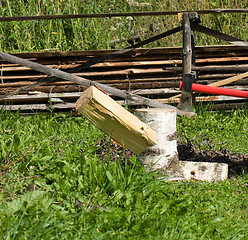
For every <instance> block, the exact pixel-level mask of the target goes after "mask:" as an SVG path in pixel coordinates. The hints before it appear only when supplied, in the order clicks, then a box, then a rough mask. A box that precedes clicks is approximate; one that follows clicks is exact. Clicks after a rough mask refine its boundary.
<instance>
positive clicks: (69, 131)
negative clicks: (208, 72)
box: [0, 110, 248, 239]
mask: <svg viewBox="0 0 248 240" xmlns="http://www.w3.org/2000/svg"><path fill="white" fill-rule="evenodd" d="M210 116H212V117H211V118H210V119H209V120H206V118H209V117H210ZM244 116H246V117H247V110H244V111H233V112H232V113H230V114H229V115H224V114H223V113H218V112H217V113H214V114H211V115H210V114H208V113H205V112H203V111H199V112H198V118H199V120H192V119H189V120H187V119H184V118H181V117H180V118H179V119H178V120H179V125H178V132H179V136H180V137H181V138H183V136H184V134H187V135H189V128H190V129H191V130H192V137H195V138H196V137H198V136H197V135H199V136H201V134H197V129H198V131H201V132H202V133H204V129H203V127H202V124H203V121H204V119H205V120H206V125H205V127H204V128H205V132H207V129H209V131H210V130H212V128H213V126H214V124H215V123H216V122H217V120H218V121H219V122H220V123H219V124H220V127H225V126H229V125H231V123H232V122H233V121H234V120H235V121H237V122H241V121H242V124H243V125H242V126H244V127H246V128H247V120H244V119H243V118H244ZM0 117H1V122H0V140H1V148H0V238H1V239H68V238H73V239H245V237H246V236H247V233H248V231H247V229H248V220H247V219H248V218H247V215H248V211H247V204H246V202H247V191H248V190H247V186H248V178H247V176H246V175H242V176H237V177H235V178H233V179H230V180H227V181H224V182H213V183H204V182H179V183H173V182H166V181H164V178H161V175H160V173H159V172H153V173H151V172H147V171H145V170H144V167H143V166H142V165H141V164H140V163H139V161H138V160H137V159H136V156H133V157H132V158H130V159H126V160H125V161H124V162H122V161H120V160H119V159H118V158H117V159H116V160H115V161H114V162H111V161H109V162H106V161H103V160H102V159H100V158H99V156H98V155H96V150H97V149H96V148H97V147H96V146H95V144H94V143H95V142H94V140H95V139H101V138H103V135H102V133H101V132H100V131H99V130H98V129H96V128H95V127H94V126H92V125H91V124H89V122H87V121H86V120H84V119H83V118H81V117H77V118H75V117H71V116H68V115H63V114H53V113H51V114H40V115H38V114H37V115H33V116H19V114H18V113H17V114H14V113H11V112H5V111H2V113H1V115H0ZM183 128H184V129H185V128H186V132H183V130H182V129H183ZM235 128H236V127H235ZM225 131H226V132H227V134H228V133H229V136H231V135H232V133H233V129H231V131H230V128H229V127H226V128H225ZM218 132H220V134H223V130H220V129H219V128H216V131H215V135H211V134H209V135H208V138H209V139H211V141H212V140H213V139H214V138H215V136H216V135H218ZM241 134H242V133H241ZM244 134H247V133H244ZM244 136H245V135H244ZM241 141H242V138H240V143H241ZM243 143H244V144H245V143H247V141H246V140H245V139H243ZM230 146H231V145H230ZM100 148H101V147H100ZM240 150H241V149H240ZM246 150H247V148H246ZM105 154H108V153H105Z"/></svg>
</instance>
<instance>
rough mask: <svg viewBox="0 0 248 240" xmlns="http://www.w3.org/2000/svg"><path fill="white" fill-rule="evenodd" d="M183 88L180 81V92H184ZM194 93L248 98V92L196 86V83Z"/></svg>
mask: <svg viewBox="0 0 248 240" xmlns="http://www.w3.org/2000/svg"><path fill="white" fill-rule="evenodd" d="M182 86H183V82H182V81H180V85H179V88H180V90H182ZM192 92H200V93H208V94H216V95H225V96H233V97H240V98H248V91H242V90H236V89H229V88H220V87H212V86H208V85H202V84H196V83H193V84H192Z"/></svg>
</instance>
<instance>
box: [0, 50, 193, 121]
mask: <svg viewBox="0 0 248 240" xmlns="http://www.w3.org/2000/svg"><path fill="white" fill-rule="evenodd" d="M0 57H1V58H2V59H4V60H6V61H9V62H12V63H17V64H20V65H22V66H26V67H29V68H32V69H34V70H36V71H38V72H42V73H45V74H47V75H50V76H53V77H56V78H61V79H64V80H67V81H71V82H74V83H77V84H80V85H83V86H85V87H90V86H92V85H95V86H97V87H98V88H100V89H102V90H103V91H105V92H107V93H108V94H112V95H114V96H118V97H120V98H124V99H127V100H129V101H135V102H140V104H141V105H146V106H150V107H157V108H168V109H175V110H176V111H177V114H179V115H186V116H189V117H190V116H193V115H194V113H187V112H184V111H181V110H179V109H177V108H176V107H174V106H171V105H167V104H163V103H158V102H156V101H153V100H151V99H149V98H145V97H142V96H139V95H135V94H132V93H129V92H126V91H122V90H119V89H116V88H113V87H110V86H107V85H104V84H101V83H96V82H93V81H91V80H88V79H86V78H82V77H79V76H75V75H72V74H70V73H67V72H63V71H60V70H58V69H52V68H50V67H46V66H43V65H41V64H38V63H35V62H31V61H28V60H25V59H22V58H18V57H16V56H13V55H11V54H8V53H4V52H1V51H0ZM5 97H6V95H4V96H0V98H5ZM127 103H128V102H127Z"/></svg>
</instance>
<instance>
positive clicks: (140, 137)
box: [76, 86, 156, 154]
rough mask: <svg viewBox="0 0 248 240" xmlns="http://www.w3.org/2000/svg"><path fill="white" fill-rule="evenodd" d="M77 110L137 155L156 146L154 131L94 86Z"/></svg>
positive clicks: (86, 92)
mask: <svg viewBox="0 0 248 240" xmlns="http://www.w3.org/2000/svg"><path fill="white" fill-rule="evenodd" d="M76 110H77V111H78V112H79V113H81V114H82V115H83V116H84V117H85V118H86V119H88V120H89V121H90V122H92V123H93V124H94V125H95V126H97V127H98V128H99V129H101V130H102V131H103V132H105V133H106V134H108V135H110V136H111V137H112V138H113V139H114V140H115V141H117V142H118V143H119V144H121V145H122V146H124V147H125V148H127V149H129V150H130V151H132V152H134V153H135V154H140V153H141V152H142V151H144V150H145V149H146V148H147V147H149V146H153V145H155V144H156V133H155V131H154V130H153V129H152V128H150V127H149V126H147V125H146V124H145V123H143V122H142V121H140V120H139V119H138V118H137V117H136V116H134V115H133V114H131V113H130V112H129V111H127V110H126V109H124V108H123V107H121V105H119V104H118V103H117V102H115V101H114V100H113V99H112V98H110V97H109V96H107V95H106V94H105V93H103V92H102V91H100V90H99V89H97V88H96V87H94V86H92V87H90V88H88V89H87V90H85V91H84V92H83V93H82V95H81V96H80V98H79V99H78V101H77V103H76Z"/></svg>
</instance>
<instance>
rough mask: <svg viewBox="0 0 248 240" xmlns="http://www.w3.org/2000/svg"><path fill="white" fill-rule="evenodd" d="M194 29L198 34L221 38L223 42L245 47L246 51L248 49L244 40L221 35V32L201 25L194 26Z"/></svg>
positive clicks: (247, 44) (247, 43)
mask: <svg viewBox="0 0 248 240" xmlns="http://www.w3.org/2000/svg"><path fill="white" fill-rule="evenodd" d="M193 29H194V30H196V31H198V32H201V33H204V34H207V35H209V36H212V37H215V38H219V39H221V40H224V41H227V42H230V43H232V44H234V45H236V46H240V47H244V48H246V49H247V48H248V42H246V41H244V40H241V39H238V38H235V37H232V36H230V35H227V34H225V33H221V32H219V31H216V30H213V29H210V28H207V27H204V26H201V25H199V24H193Z"/></svg>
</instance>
